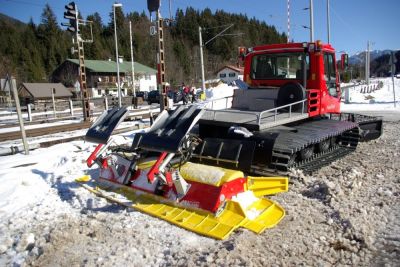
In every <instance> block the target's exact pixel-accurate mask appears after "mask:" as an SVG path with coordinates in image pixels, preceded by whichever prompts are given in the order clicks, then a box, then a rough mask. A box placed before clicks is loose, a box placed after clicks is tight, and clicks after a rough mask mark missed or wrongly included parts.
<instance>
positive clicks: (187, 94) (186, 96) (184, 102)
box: [182, 83, 190, 105]
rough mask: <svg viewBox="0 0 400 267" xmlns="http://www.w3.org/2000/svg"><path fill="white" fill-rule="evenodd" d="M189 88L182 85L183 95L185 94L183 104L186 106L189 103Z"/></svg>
mask: <svg viewBox="0 0 400 267" xmlns="http://www.w3.org/2000/svg"><path fill="white" fill-rule="evenodd" d="M189 92H190V90H189V87H187V86H185V84H184V83H182V94H183V104H184V105H186V104H187V103H188V97H189Z"/></svg>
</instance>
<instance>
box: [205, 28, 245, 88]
mask: <svg viewBox="0 0 400 267" xmlns="http://www.w3.org/2000/svg"><path fill="white" fill-rule="evenodd" d="M232 26H233V24H229V25H228V26H227V27H226V28H225V29H223V30H222V31H220V32H219V33H217V34H216V35H215V36H214V37H212V38H211V39H210V40H208V41H207V42H205V43H204V44H203V37H202V34H201V32H202V28H201V27H200V26H199V45H200V65H201V86H202V91H203V92H204V90H205V89H206V86H205V76H204V60H203V47H204V46H206V45H207V44H208V43H210V42H211V41H212V40H214V39H215V38H217V37H218V36H223V35H238V34H240V33H238V34H223V33H224V32H226V31H227V30H228V29H230V28H231V27H232Z"/></svg>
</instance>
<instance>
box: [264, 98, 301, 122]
mask: <svg viewBox="0 0 400 267" xmlns="http://www.w3.org/2000/svg"><path fill="white" fill-rule="evenodd" d="M306 101H307V99H303V100H300V101H297V102H293V103H290V104H287V105H283V106H280V107H276V108H271V109H268V110H264V111H261V112H260V113H259V114H258V116H257V123H258V124H260V123H261V119H262V115H263V114H264V113H270V112H274V122H275V121H276V117H277V116H278V110H280V109H284V108H287V107H289V117H288V118H291V117H292V107H293V106H294V105H298V104H300V103H301V115H303V114H304V104H305V102H306Z"/></svg>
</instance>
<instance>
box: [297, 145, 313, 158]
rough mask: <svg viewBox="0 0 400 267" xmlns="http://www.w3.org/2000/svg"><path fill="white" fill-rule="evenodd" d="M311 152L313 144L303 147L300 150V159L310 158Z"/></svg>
mask: <svg viewBox="0 0 400 267" xmlns="http://www.w3.org/2000/svg"><path fill="white" fill-rule="evenodd" d="M313 154H314V146H313V145H310V146H308V147H306V148H303V149H302V150H301V151H300V158H301V160H306V159H309V158H311V157H312V156H313Z"/></svg>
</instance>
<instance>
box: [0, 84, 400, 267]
mask: <svg viewBox="0 0 400 267" xmlns="http://www.w3.org/2000/svg"><path fill="white" fill-rule="evenodd" d="M388 85H390V86H391V80H389V79H385V80H384V87H383V88H382V89H380V90H378V91H376V92H374V93H371V94H360V93H359V89H357V88H356V89H355V90H354V91H352V92H351V100H352V101H351V103H350V104H343V108H342V109H343V110H345V111H376V112H378V113H379V112H380V111H382V110H384V111H385V112H390V113H395V114H397V112H398V111H400V109H399V107H398V108H397V109H394V108H391V106H393V100H392V97H393V96H392V94H391V92H392V91H391V89H390V91H389V89H388ZM396 86H397V87H396V95H397V96H399V97H400V80H396ZM212 91H214V92H212ZM224 93H226V92H224ZM224 93H222V91H220V92H217V91H216V90H211V91H210V93H209V96H210V97H209V98H220V97H222V96H226V94H224ZM211 94H212V96H211ZM219 94H222V95H219ZM366 95H371V96H372V97H373V99H375V102H374V103H370V102H371V101H369V100H368V99H366ZM369 99H371V98H369ZM397 104H398V106H400V102H399V103H397ZM399 114H400V113H399ZM393 120H394V121H391V122H385V132H384V135H383V136H382V137H381V138H380V139H378V140H376V141H373V142H370V143H365V144H364V143H363V144H360V146H359V148H358V149H357V151H356V152H354V153H353V154H351V155H349V156H347V157H346V158H344V159H341V160H339V161H337V162H335V163H334V164H331V166H328V167H325V168H323V169H321V170H320V171H318V172H317V173H315V174H313V175H304V174H302V173H301V172H293V173H292V175H291V184H290V186H289V192H288V193H283V194H281V195H278V196H276V197H274V200H276V201H277V202H278V203H280V204H281V205H282V206H283V207H284V208H285V209H286V211H287V216H286V217H285V218H284V220H283V221H282V222H281V223H280V224H279V225H278V226H277V227H276V228H274V229H271V230H267V231H266V232H265V233H263V234H262V235H255V234H253V233H251V232H249V231H247V230H240V231H238V232H236V233H235V234H233V235H232V236H231V237H230V238H228V239H227V240H225V241H215V240H212V239H209V238H205V237H201V236H198V235H196V234H194V233H191V232H188V231H185V230H183V229H181V228H178V227H176V226H173V225H170V224H168V223H166V222H164V221H161V220H159V219H156V218H153V217H150V216H148V215H145V214H142V213H140V212H136V211H132V210H126V209H123V208H121V207H119V206H116V205H115V204H110V203H108V202H106V201H105V200H103V199H99V198H97V197H95V196H93V195H92V194H91V193H89V192H88V191H86V190H85V189H83V188H81V187H80V186H79V185H77V184H76V183H75V182H74V179H75V178H77V177H80V176H82V175H84V174H91V175H93V176H95V175H96V173H97V170H96V169H93V170H92V169H88V167H87V166H86V164H85V160H86V158H87V157H88V156H89V154H90V153H91V152H92V151H93V149H94V147H95V146H94V145H93V144H90V143H87V142H84V141H74V142H68V143H64V144H58V145H55V146H52V147H49V148H40V149H37V150H34V151H31V153H30V155H29V156H25V155H23V154H17V155H12V156H4V157H1V163H0V184H1V186H0V266H23V265H33V266H60V265H61V266H71V265H72V266H75V265H87V266H126V265H127V266H160V265H161V266H176V265H182V266H195V265H196V266H198V265H203V266H208V265H218V266H237V265H243V266H247V265H248V266H271V265H276V266H289V265H308V266H311V265H321V266H327V265H353V266H357V265H364V266H365V265H375V266H382V265H385V266H399V265H400V260H399V259H400V252H399V251H400V238H399V236H400V223H399V222H400V208H399V203H400V202H399V197H400V161H399V159H398V158H399V156H400V153H399V151H400V142H399V139H398V136H399V135H400V127H399V120H400V117H397V119H396V118H395V119H393ZM133 135H134V132H129V133H125V134H121V135H119V137H117V138H116V139H117V142H119V143H129V142H130V141H131V140H132V138H133ZM0 145H1V144H0Z"/></svg>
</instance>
